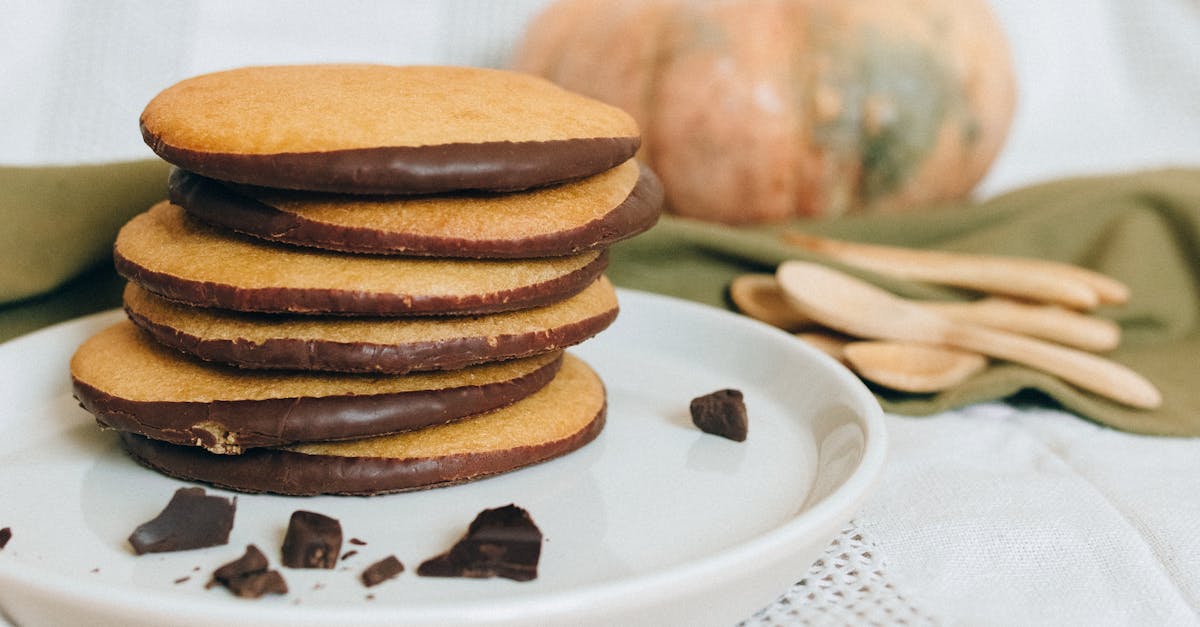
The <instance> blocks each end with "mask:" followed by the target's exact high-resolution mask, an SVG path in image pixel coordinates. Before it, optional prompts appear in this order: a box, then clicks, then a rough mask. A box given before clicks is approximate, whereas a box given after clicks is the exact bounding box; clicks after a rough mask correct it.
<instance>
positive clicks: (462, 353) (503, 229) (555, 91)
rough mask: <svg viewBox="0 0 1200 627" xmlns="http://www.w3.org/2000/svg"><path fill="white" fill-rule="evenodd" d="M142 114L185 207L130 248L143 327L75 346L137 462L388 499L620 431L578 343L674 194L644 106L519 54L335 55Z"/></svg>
mask: <svg viewBox="0 0 1200 627" xmlns="http://www.w3.org/2000/svg"><path fill="white" fill-rule="evenodd" d="M141 127H142V134H143V136H144V138H145V139H146V141H147V143H148V144H149V145H150V146H151V147H152V148H153V149H154V151H155V152H156V153H158V154H159V155H160V156H162V157H163V158H164V159H166V160H167V161H169V162H171V163H172V164H174V165H176V166H177V169H176V170H175V171H173V172H172V174H171V177H170V181H169V190H170V201H168V202H163V203H160V204H159V205H156V206H155V207H153V208H151V209H150V210H149V211H147V212H146V213H144V214H142V215H140V216H138V217H135V218H134V219H133V220H131V221H130V222H129V223H128V224H127V225H126V226H125V227H124V228H123V229H122V231H121V233H120V235H119V236H118V238H117V242H116V245H115V247H114V259H115V262H116V265H117V269H118V271H119V272H120V273H121V274H122V275H123V276H125V277H126V278H127V279H129V280H130V285H129V286H128V287H127V289H126V294H125V305H126V311H127V312H128V314H129V318H130V320H131V321H132V323H133V324H132V325H131V324H130V323H128V322H127V323H123V325H122V327H121V328H120V329H117V330H111V329H110V330H108V331H106V332H103V333H101V334H98V335H97V336H96V337H93V338H92V339H90V340H88V342H86V343H85V344H84V345H83V346H82V347H81V348H80V349H79V351H78V352H77V353H76V356H75V358H74V359H73V360H72V376H73V379H74V382H75V390H76V396H77V397H78V398H79V399H80V401H81V402H82V404H83V405H84V407H85V408H87V409H88V410H89V411H91V412H92V413H93V414H95V415H96V417H97V420H98V421H99V422H100V423H101V424H103V425H107V426H110V427H113V428H116V429H118V430H120V431H122V441H123V443H124V445H125V446H126V449H127V450H129V451H130V453H131V454H133V456H134V457H135V458H137V459H139V461H141V462H143V463H145V464H146V465H148V466H150V467H152V468H156V469H158V470H160V471H162V472H165V473H167V474H172V475H175V476H179V477H183V478H187V479H195V480H200V481H206V482H209V483H213V484H216V485H221V486H225V487H231V488H234V489H241V490H249V491H268V492H279V493H285V494H314V493H353V494H371V493H380V492H392V491H397V490H405V489H414V488H421V487H430V486H434V485H443V484H447V483H454V482H459V481H465V480H469V479H473V478H476V477H479V476H485V475H488V474H494V473H496V472H503V471H505V470H510V469H513V468H516V467H520V466H523V465H527V464H530V463H535V462H538V461H541V460H543V459H547V458H549V457H552V456H555V455H558V454H562V453H565V452H567V451H569V450H572V449H574V448H577V447H578V446H582V445H583V444H585V443H586V442H588V441H590V440H591V439H592V438H594V437H595V435H596V434H597V433H598V432H599V430H600V427H601V425H602V424H603V420H604V406H605V402H604V391H603V384H602V383H601V382H600V381H599V379H598V378H597V377H596V376H595V373H593V372H592V371H591V370H590V369H589V368H588V367H587V366H586V364H584V363H583V362H582V361H580V360H578V359H577V358H575V357H573V356H570V355H567V356H565V357H564V356H561V351H562V349H563V348H564V347H567V346H570V345H573V344H576V343H578V342H581V341H583V340H585V339H587V338H588V337H590V336H592V335H594V334H595V333H597V332H599V331H601V330H602V329H603V328H605V327H606V326H607V325H608V324H610V323H611V322H612V320H613V318H615V316H616V310H617V306H616V300H615V293H614V292H613V290H612V286H611V285H610V284H609V283H608V281H607V280H606V279H605V278H604V277H603V276H602V274H601V273H602V272H603V269H604V267H605V264H606V262H607V255H606V249H607V247H608V246H609V245H611V244H612V243H614V242H616V241H619V240H622V239H625V238H628V237H631V236H633V235H636V234H637V233H640V232H642V231H644V230H646V229H648V228H649V227H650V226H652V225H653V224H654V222H655V221H656V220H657V218H658V214H659V210H660V207H661V204H662V190H661V186H660V185H659V183H658V181H657V179H656V178H655V177H654V176H653V174H652V173H650V172H649V171H648V170H647V169H645V168H643V167H641V166H639V165H638V164H637V163H636V161H635V160H634V159H633V155H634V153H635V152H636V151H637V148H638V145H639V135H638V130H637V127H636V125H635V123H634V122H633V120H632V119H631V118H630V117H629V116H628V115H626V114H625V113H623V112H621V111H620V110H618V109H616V108H613V107H610V106H608V105H605V104H602V103H600V102H597V101H594V100H590V99H587V98H584V97H581V96H578V95H576V94H573V93H570V92H567V91H564V90H562V89H560V88H558V87H556V86H554V85H552V84H550V83H548V82H545V81H543V80H541V79H538V78H534V77H530V76H526V75H522V74H516V73H511V72H504V71H498V70H485V69H477V68H454V67H391V66H377V65H321V66H287V67H257V68H243V69H238V70H231V71H227V72H220V73H216V74H209V75H205V76H199V77H196V78H192V79H189V80H185V81H183V82H181V83H178V84H176V85H174V86H172V87H170V88H168V89H167V90H165V91H163V92H162V93H160V94H159V95H158V96H157V97H155V98H154V99H153V100H152V101H151V102H150V104H149V105H148V106H147V107H146V109H145V111H144V112H143V115H142V119H141ZM134 325H136V327H140V328H141V329H142V331H144V332H137V331H136V330H135V329H134V328H133V326H134ZM150 338H153V339H150ZM185 354H186V355H185ZM301 371H307V372H301ZM356 373H357V374H356ZM362 373H372V374H362ZM464 399H467V400H464ZM298 408H302V409H303V411H298ZM218 453H224V454H218Z"/></svg>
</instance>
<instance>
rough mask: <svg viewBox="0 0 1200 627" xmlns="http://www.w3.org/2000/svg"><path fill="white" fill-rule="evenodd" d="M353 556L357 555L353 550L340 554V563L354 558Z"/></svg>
mask: <svg viewBox="0 0 1200 627" xmlns="http://www.w3.org/2000/svg"><path fill="white" fill-rule="evenodd" d="M355 555H358V551H355V550H353V549H351V550H349V551H346V552H345V553H342V561H343V562H344V561H346V560H347V559H349V558H351V557H354V556H355Z"/></svg>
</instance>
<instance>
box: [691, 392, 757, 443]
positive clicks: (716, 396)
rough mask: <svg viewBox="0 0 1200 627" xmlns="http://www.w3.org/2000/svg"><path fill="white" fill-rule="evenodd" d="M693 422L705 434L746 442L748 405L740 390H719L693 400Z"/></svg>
mask: <svg viewBox="0 0 1200 627" xmlns="http://www.w3.org/2000/svg"><path fill="white" fill-rule="evenodd" d="M690 409H691V412H692V422H693V423H694V424H695V425H696V426H697V427H699V428H700V430H701V431H703V432H705V433H711V434H713V435H719V436H721V437H723V438H729V439H730V440H734V441H737V442H744V441H745V440H746V432H747V425H746V403H745V402H744V401H743V399H742V393H741V391H739V390H731V389H725V390H717V391H716V392H713V393H711V394H705V395H704V396H698V397H696V398H694V399H692V403H691V406H690Z"/></svg>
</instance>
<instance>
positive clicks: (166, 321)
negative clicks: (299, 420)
mask: <svg viewBox="0 0 1200 627" xmlns="http://www.w3.org/2000/svg"><path fill="white" fill-rule="evenodd" d="M124 300H125V310H126V311H127V312H128V313H129V316H130V318H131V319H132V320H133V321H134V322H135V323H137V324H138V325H139V326H141V327H142V328H144V329H146V330H148V331H149V332H150V333H151V334H152V335H154V337H155V338H156V339H158V341H159V342H162V343H164V344H166V345H168V346H171V347H173V348H176V349H178V350H181V351H183V352H186V353H191V354H193V355H196V356H198V357H201V358H203V359H207V360H211V361H220V362H225V363H231V364H234V365H238V366H242V367H248V368H284V369H296V370H326V371H340V372H392V373H403V372H408V371H413V370H416V371H425V370H449V369H455V368H462V367H464V366H469V365H472V364H477V363H485V362H490V361H495V360H499V359H512V358H515V357H524V356H528V355H536V354H539V353H543V352H546V351H552V350H558V349H561V348H564V347H567V346H572V345H574V344H577V343H579V342H582V341H584V340H586V339H587V338H589V337H591V336H593V335H595V334H596V333H599V332H600V331H602V330H603V329H604V328H606V327H607V326H608V325H609V324H610V323H611V322H612V321H613V320H614V319H615V318H616V316H617V309H618V307H617V296H616V292H615V291H614V290H613V287H612V284H611V283H609V281H608V280H607V279H606V278H604V277H600V278H599V279H598V280H597V281H596V282H595V283H593V284H592V285H591V286H589V287H588V288H587V289H585V290H583V291H582V292H580V293H578V294H576V295H574V296H571V297H570V298H566V299H564V300H561V301H558V302H554V303H551V304H549V305H544V306H541V307H533V308H531V309H523V310H520V311H508V312H503V313H496V314H489V315H483V316H429V317H411V318H400V319H397V318H381V317H375V316H286V315H280V314H257V313H240V312H235V311H226V310H223V309H213V308H207V307H190V306H188V305H183V304H180V303H175V302H172V301H169V300H167V299H165V298H161V297H159V296H155V295H154V294H152V293H150V292H148V291H146V290H144V289H142V288H140V287H138V286H137V285H136V284H134V283H130V284H129V285H127V286H126V288H125V299H124Z"/></svg>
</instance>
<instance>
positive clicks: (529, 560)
mask: <svg viewBox="0 0 1200 627" xmlns="http://www.w3.org/2000/svg"><path fill="white" fill-rule="evenodd" d="M541 552H542V532H541V531H540V530H538V528H537V525H535V524H534V522H533V519H532V518H530V517H529V512H527V511H525V510H524V509H522V508H520V507H517V506H516V505H512V504H509V505H505V506H504V507H499V508H496V509H485V510H483V511H482V512H480V513H479V515H478V516H476V517H475V520H474V521H472V522H471V526H470V527H469V528H468V529H467V533H466V535H464V536H463V537H462V539H460V540H459V541H458V542H456V543H455V544H454V546H453V547H451V548H450V550H449V551H447V552H445V553H443V554H441V555H438V556H436V557H432V558H430V559H428V560H426V561H425V562H424V563H422V564H421V565H420V566H419V567H418V568H417V574H418V575H421V576H423V577H472V578H487V577H505V578H508V579H512V580H514V581H529V580H531V579H536V578H537V564H538V558H539V557H540V555H541Z"/></svg>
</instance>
